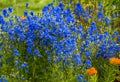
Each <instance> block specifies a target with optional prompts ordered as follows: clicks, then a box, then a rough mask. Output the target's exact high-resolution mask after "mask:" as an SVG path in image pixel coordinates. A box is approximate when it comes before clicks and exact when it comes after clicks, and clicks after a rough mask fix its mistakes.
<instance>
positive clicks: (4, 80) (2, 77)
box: [0, 75, 8, 82]
mask: <svg viewBox="0 0 120 82" xmlns="http://www.w3.org/2000/svg"><path fill="white" fill-rule="evenodd" d="M0 82H8V81H7V80H6V77H5V76H3V75H2V76H1V78H0Z"/></svg>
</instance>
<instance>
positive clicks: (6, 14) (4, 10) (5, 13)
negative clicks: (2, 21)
mask: <svg viewBox="0 0 120 82" xmlns="http://www.w3.org/2000/svg"><path fill="white" fill-rule="evenodd" d="M2 14H3V16H4V17H7V16H9V14H8V11H7V9H3V10H2Z"/></svg>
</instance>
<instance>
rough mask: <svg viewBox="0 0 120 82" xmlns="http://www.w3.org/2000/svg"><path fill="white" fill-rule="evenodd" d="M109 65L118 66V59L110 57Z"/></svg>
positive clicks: (119, 62)
mask: <svg viewBox="0 0 120 82" xmlns="http://www.w3.org/2000/svg"><path fill="white" fill-rule="evenodd" d="M109 61H110V63H114V64H120V59H119V58H116V57H111V58H110V59H109Z"/></svg>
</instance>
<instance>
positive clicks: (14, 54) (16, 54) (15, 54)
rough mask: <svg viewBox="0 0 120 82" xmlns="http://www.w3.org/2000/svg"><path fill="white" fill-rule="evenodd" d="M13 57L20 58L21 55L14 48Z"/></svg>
mask: <svg viewBox="0 0 120 82" xmlns="http://www.w3.org/2000/svg"><path fill="white" fill-rule="evenodd" d="M13 56H20V53H19V51H18V49H16V48H14V50H13Z"/></svg>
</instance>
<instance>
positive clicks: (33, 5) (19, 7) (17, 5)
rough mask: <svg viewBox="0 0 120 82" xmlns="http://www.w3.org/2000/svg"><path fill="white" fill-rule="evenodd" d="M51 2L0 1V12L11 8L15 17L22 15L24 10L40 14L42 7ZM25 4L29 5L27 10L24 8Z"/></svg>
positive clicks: (34, 0) (42, 0)
mask: <svg viewBox="0 0 120 82" xmlns="http://www.w3.org/2000/svg"><path fill="white" fill-rule="evenodd" d="M52 1H53V0H0V10H2V9H3V8H7V7H9V6H11V7H13V9H14V13H15V14H16V15H23V11H24V10H26V9H27V10H29V11H32V10H33V11H34V12H35V13H37V14H38V13H40V12H41V9H42V8H43V6H45V5H47V4H48V3H50V2H52ZM26 2H28V3H29V6H28V8H26V5H25V4H26Z"/></svg>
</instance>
